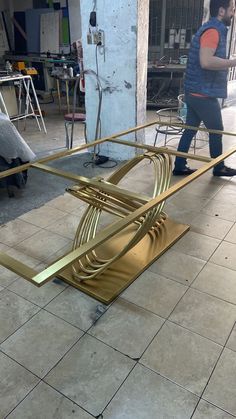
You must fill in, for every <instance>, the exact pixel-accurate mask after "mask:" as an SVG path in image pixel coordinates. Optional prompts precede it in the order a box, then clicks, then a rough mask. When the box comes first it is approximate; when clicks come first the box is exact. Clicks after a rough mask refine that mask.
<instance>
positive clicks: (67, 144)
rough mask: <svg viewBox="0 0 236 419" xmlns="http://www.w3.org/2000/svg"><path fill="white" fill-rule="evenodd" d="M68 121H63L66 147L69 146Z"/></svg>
mask: <svg viewBox="0 0 236 419" xmlns="http://www.w3.org/2000/svg"><path fill="white" fill-rule="evenodd" d="M68 125H69V124H68V122H67V121H65V131H66V148H68V149H69V148H70V139H69V133H68Z"/></svg>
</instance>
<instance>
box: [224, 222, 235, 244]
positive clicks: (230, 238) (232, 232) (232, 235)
mask: <svg viewBox="0 0 236 419" xmlns="http://www.w3.org/2000/svg"><path fill="white" fill-rule="evenodd" d="M225 241H227V242H230V243H235V244H236V225H234V226H233V227H232V228H231V230H230V231H229V233H228V234H227V236H226V237H225Z"/></svg>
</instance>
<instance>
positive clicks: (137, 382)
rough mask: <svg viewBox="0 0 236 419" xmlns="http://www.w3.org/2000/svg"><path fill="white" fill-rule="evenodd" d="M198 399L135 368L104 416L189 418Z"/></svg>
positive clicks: (119, 418)
mask: <svg viewBox="0 0 236 419" xmlns="http://www.w3.org/2000/svg"><path fill="white" fill-rule="evenodd" d="M197 401H198V398H197V396H195V395H194V394H191V393H189V392H188V391H186V390H184V389H182V388H180V387H178V386H176V385H175V384H173V383H171V382H170V381H168V380H166V379H165V378H163V377H161V376H160V375H158V374H156V373H154V372H152V371H150V370H148V369H146V368H145V367H142V366H141V365H137V367H135V369H134V370H133V371H132V373H131V374H130V375H129V377H128V379H127V380H126V382H125V383H124V385H123V386H122V387H121V389H120V390H119V391H118V393H117V394H116V395H115V397H114V399H113V400H112V401H111V403H110V404H109V405H108V407H107V408H106V410H105V411H104V413H103V418H104V419H131V418H132V419H133V418H135V419H151V418H153V419H154V418H158V419H171V418H175V419H189V418H190V417H191V414H192V412H193V410H194V407H195V406H196V404H197Z"/></svg>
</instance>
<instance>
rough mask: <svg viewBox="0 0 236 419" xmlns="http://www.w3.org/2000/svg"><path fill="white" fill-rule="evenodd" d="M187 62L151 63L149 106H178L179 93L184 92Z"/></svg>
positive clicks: (148, 92) (149, 67) (148, 93)
mask: <svg viewBox="0 0 236 419" xmlns="http://www.w3.org/2000/svg"><path fill="white" fill-rule="evenodd" d="M185 70H186V62H185V63H181V64H180V63H167V64H163V63H149V64H148V72H147V106H148V107H158V108H165V107H172V106H173V107H175V106H178V99H177V97H178V95H179V94H180V93H181V92H182V88H183V78H184V73H185Z"/></svg>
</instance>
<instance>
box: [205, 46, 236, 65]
mask: <svg viewBox="0 0 236 419" xmlns="http://www.w3.org/2000/svg"><path fill="white" fill-rule="evenodd" d="M215 51H216V48H206V47H204V48H202V47H200V64H201V67H202V68H203V69H205V70H228V69H229V68H230V67H236V59H231V60H230V59H224V58H219V57H215V56H214V54H215Z"/></svg>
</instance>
